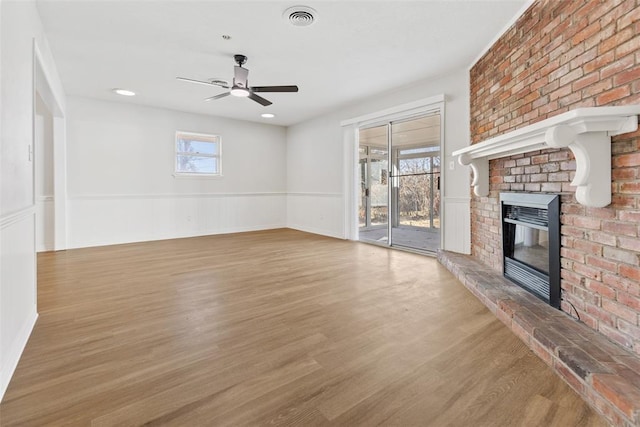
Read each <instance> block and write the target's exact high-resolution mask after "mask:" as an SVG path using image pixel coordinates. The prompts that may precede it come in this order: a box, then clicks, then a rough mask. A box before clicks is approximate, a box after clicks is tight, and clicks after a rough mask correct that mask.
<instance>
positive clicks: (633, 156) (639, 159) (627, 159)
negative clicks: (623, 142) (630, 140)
mask: <svg viewBox="0 0 640 427" xmlns="http://www.w3.org/2000/svg"><path fill="white" fill-rule="evenodd" d="M613 166H615V167H629V166H640V152H637V153H630V154H623V155H620V156H616V157H614V158H613Z"/></svg>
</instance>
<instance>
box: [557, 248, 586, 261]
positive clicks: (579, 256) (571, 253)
mask: <svg viewBox="0 0 640 427" xmlns="http://www.w3.org/2000/svg"><path fill="white" fill-rule="evenodd" d="M560 256H562V257H565V258H569V259H571V260H573V261H577V262H579V263H582V264H584V253H583V252H580V251H576V250H572V249H568V248H560Z"/></svg>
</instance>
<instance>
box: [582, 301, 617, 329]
mask: <svg viewBox="0 0 640 427" xmlns="http://www.w3.org/2000/svg"><path fill="white" fill-rule="evenodd" d="M586 310H587V313H589V314H590V315H592V316H594V317H595V318H597V319H598V321H599V322H604V323H605V324H607V325H610V326H615V323H616V322H615V317H614V316H613V315H612V314H611V313H609V312H608V311H606V310H603V309H602V308H601V307H598V306H596V305H593V304H587V306H586Z"/></svg>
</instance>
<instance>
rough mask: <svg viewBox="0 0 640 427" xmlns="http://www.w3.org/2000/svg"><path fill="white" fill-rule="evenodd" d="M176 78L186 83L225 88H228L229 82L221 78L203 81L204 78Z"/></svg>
mask: <svg viewBox="0 0 640 427" xmlns="http://www.w3.org/2000/svg"><path fill="white" fill-rule="evenodd" d="M176 80H180V81H183V82H187V83H195V84H199V85H206V86H219V87H223V88H225V89H228V88H229V84H228V83H227V82H225V81H223V80H211V81H204V80H196V79H188V78H186V77H176Z"/></svg>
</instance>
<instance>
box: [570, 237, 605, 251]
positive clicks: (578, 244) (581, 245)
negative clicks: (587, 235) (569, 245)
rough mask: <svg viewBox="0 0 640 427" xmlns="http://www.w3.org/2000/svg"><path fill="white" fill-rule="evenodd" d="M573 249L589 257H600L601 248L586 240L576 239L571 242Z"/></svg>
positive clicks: (597, 244) (599, 245)
mask: <svg viewBox="0 0 640 427" xmlns="http://www.w3.org/2000/svg"><path fill="white" fill-rule="evenodd" d="M573 248H574V249H577V250H579V251H582V252H584V253H587V254H591V255H602V248H603V246H602V245H601V244H599V243H594V242H590V241H588V240H580V239H576V240H574V241H573Z"/></svg>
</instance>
